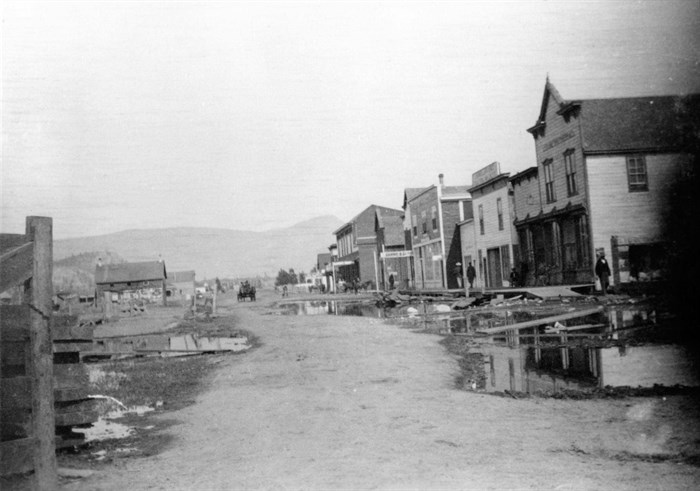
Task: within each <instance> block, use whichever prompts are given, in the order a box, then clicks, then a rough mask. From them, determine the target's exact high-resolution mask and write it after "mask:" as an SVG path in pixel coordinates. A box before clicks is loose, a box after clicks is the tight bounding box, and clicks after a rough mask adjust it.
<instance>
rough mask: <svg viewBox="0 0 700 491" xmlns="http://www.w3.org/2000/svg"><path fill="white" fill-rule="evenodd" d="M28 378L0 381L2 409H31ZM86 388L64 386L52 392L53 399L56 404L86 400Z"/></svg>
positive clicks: (30, 392)
mask: <svg viewBox="0 0 700 491" xmlns="http://www.w3.org/2000/svg"><path fill="white" fill-rule="evenodd" d="M31 382H32V381H31V379H30V378H29V377H13V378H4V379H0V395H2V407H3V409H4V408H20V409H26V410H28V409H31V407H32V386H31ZM88 392H89V391H88V386H87V384H86V385H83V386H70V387H68V386H64V387H56V388H55V389H54V390H53V399H54V400H55V401H56V402H68V401H77V400H81V399H87V396H88Z"/></svg>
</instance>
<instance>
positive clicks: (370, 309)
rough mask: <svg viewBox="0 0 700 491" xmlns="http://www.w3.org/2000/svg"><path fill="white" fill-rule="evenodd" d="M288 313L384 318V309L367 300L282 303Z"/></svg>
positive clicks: (285, 312)
mask: <svg viewBox="0 0 700 491" xmlns="http://www.w3.org/2000/svg"><path fill="white" fill-rule="evenodd" d="M280 307H281V308H282V309H284V310H283V313H284V314H287V315H353V316H362V317H374V318H384V317H386V314H385V312H384V309H381V308H379V307H377V306H375V305H372V304H370V303H367V302H338V301H336V300H307V301H302V302H289V303H284V304H280Z"/></svg>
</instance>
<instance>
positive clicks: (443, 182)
mask: <svg viewBox="0 0 700 491" xmlns="http://www.w3.org/2000/svg"><path fill="white" fill-rule="evenodd" d="M444 178H445V174H440V175H438V179H440V187H441V188H444V187H445V181H444Z"/></svg>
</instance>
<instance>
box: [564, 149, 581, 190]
mask: <svg viewBox="0 0 700 491" xmlns="http://www.w3.org/2000/svg"><path fill="white" fill-rule="evenodd" d="M564 167H565V168H566V191H567V193H568V194H569V196H573V195H575V194H578V188H577V187H576V154H575V153H574V150H573V149H570V150H567V151H566V152H564Z"/></svg>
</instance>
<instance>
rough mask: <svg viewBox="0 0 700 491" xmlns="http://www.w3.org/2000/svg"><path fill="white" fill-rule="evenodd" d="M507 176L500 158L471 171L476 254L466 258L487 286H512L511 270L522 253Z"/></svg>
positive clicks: (480, 280) (470, 189)
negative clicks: (519, 246) (503, 172)
mask: <svg viewBox="0 0 700 491" xmlns="http://www.w3.org/2000/svg"><path fill="white" fill-rule="evenodd" d="M508 176H509V174H507V173H505V174H502V173H501V170H500V164H499V163H498V162H493V163H492V164H490V165H488V166H486V167H484V168H483V169H480V170H479V171H477V172H475V173H474V174H473V175H472V187H471V188H469V193H470V194H471V196H472V208H473V211H474V221H473V230H474V233H473V236H474V242H475V244H474V249H475V251H476V257H468V258H466V257H465V260H466V261H467V262H466V264H468V263H469V261H472V262H473V264H475V268H476V271H477V277H478V278H479V282H480V284H481V285H484V286H485V287H486V288H502V287H508V286H512V285H511V278H510V274H511V270H512V268H513V267H514V264H515V261H516V258H517V257H519V251H518V238H517V234H516V231H515V226H514V225H513V213H512V209H513V204H512V200H513V194H512V192H511V185H510V181H509V179H508Z"/></svg>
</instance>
